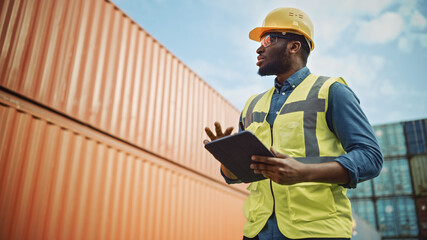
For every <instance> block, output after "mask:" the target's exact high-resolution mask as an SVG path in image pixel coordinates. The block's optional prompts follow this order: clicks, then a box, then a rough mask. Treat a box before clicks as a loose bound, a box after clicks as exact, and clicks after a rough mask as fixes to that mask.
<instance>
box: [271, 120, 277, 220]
mask: <svg viewBox="0 0 427 240" xmlns="http://www.w3.org/2000/svg"><path fill="white" fill-rule="evenodd" d="M273 124H274V123H273ZM270 136H271V146H273V126H271V128H270ZM270 190H271V195H272V196H273V213H272V214H274V212H275V208H276V200H275V198H274V192H273V181H271V179H270Z"/></svg>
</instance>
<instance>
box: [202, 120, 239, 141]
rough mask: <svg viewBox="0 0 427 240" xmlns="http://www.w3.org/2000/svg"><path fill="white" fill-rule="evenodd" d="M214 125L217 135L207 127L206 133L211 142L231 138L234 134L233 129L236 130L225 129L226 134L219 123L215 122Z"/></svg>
mask: <svg viewBox="0 0 427 240" xmlns="http://www.w3.org/2000/svg"><path fill="white" fill-rule="evenodd" d="M214 125H215V133H213V132H212V130H211V129H210V128H208V127H205V132H206V134H207V135H208V137H209V138H210V139H211V140H215V139H218V138H222V137H225V136H229V135H231V132H233V129H234V127H229V128H227V129H225V132H224V133H223V132H222V127H221V124H220V123H219V122H215V123H214ZM215 134H216V135H215Z"/></svg>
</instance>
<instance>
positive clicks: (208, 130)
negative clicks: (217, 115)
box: [205, 127, 216, 140]
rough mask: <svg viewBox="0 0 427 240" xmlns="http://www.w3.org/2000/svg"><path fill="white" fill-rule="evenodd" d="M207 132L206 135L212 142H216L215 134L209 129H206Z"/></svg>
mask: <svg viewBox="0 0 427 240" xmlns="http://www.w3.org/2000/svg"><path fill="white" fill-rule="evenodd" d="M205 132H206V134H207V135H208V137H209V138H210V139H211V140H215V139H216V136H215V134H213V132H212V131H211V130H210V129H209V128H208V127H206V128H205Z"/></svg>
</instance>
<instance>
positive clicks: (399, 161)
mask: <svg viewBox="0 0 427 240" xmlns="http://www.w3.org/2000/svg"><path fill="white" fill-rule="evenodd" d="M373 181H374V195H375V196H377V197H378V196H402V195H411V194H412V192H413V191H412V184H411V174H410V171H409V163H408V160H407V159H406V158H392V159H387V158H386V159H385V161H384V164H383V168H382V170H381V173H380V175H379V176H378V177H376V178H374V180H373Z"/></svg>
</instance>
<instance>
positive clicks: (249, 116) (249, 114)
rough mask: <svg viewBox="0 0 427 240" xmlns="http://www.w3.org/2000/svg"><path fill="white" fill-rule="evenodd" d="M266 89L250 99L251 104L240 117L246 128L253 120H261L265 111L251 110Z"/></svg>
mask: <svg viewBox="0 0 427 240" xmlns="http://www.w3.org/2000/svg"><path fill="white" fill-rule="evenodd" d="M267 92H268V91H266V92H263V93H261V94H259V95H258V96H256V97H255V98H254V99H252V102H251V104H249V107H248V110H247V111H246V116H245V117H244V118H243V119H242V122H244V123H245V128H247V127H248V126H249V125H250V124H251V123H253V122H259V123H261V122H263V121H264V118H265V116H266V115H267V113H265V112H253V111H254V107H255V105H256V104H257V103H258V101H259V100H260V99H261V98H262V97H263V96H264V94H266V93H267Z"/></svg>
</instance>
